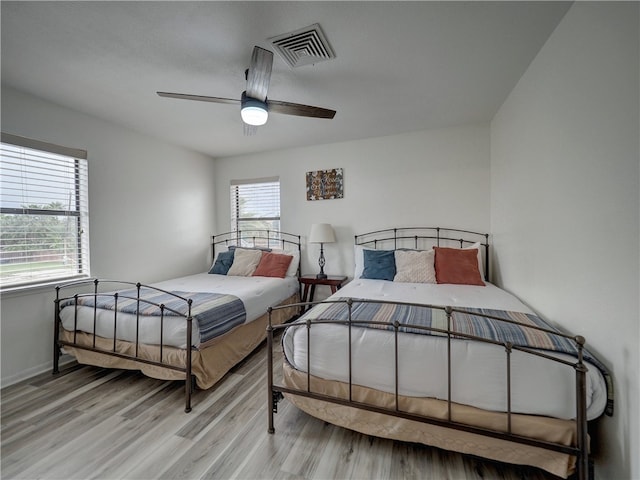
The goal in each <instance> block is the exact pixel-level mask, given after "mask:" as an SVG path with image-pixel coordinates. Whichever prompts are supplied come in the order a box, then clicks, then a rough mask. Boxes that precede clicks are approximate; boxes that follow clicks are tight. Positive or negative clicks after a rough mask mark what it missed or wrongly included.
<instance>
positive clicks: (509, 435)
mask: <svg viewBox="0 0 640 480" xmlns="http://www.w3.org/2000/svg"><path fill="white" fill-rule="evenodd" d="M444 230H446V232H443V235H441V231H444ZM408 231H412V232H411V234H408V233H407V232H408ZM423 231H428V232H431V231H433V232H434V234H433V235H431V234H427V235H424V234H421V232H423ZM414 232H417V233H414ZM452 232H454V233H455V234H458V233H462V234H467V235H468V234H472V235H475V236H477V235H480V236H481V237H483V238H484V243H482V246H483V247H484V249H485V255H484V258H485V278H487V279H488V270H489V268H488V267H489V251H488V248H489V243H488V234H479V233H476V232H469V231H465V230H452V229H441V228H438V227H435V228H430V227H427V228H424V227H418V228H407V229H405V228H397V229H389V230H379V231H376V232H370V233H367V234H363V235H356V237H355V239H356V245H372V246H373V247H374V248H382V247H381V246H383V245H384V246H388V245H391V246H392V247H393V248H394V249H395V248H402V247H403V246H405V244H406V241H407V240H409V241H410V243H411V246H412V247H413V248H416V249H417V248H419V246H420V241H421V240H425V239H426V240H429V241H433V242H434V243H435V244H436V245H438V246H439V245H441V244H447V243H448V242H455V243H457V244H459V245H460V247H461V248H462V247H463V245H465V244H473V243H476V242H475V241H473V240H467V239H460V238H454V237H452V236H451V235H450V234H451V233H452ZM357 302H366V303H378V304H395V305H398V304H400V305H409V306H421V307H424V306H425V305H423V304H415V303H401V302H382V301H374V300H357ZM319 303H346V304H347V306H348V321H346V322H345V321H337V320H322V319H320V320H314V321H313V322H312V321H311V320H309V319H307V320H306V321H302V320H301V321H300V322H294V323H291V324H286V325H272V324H271V321H270V322H269V326H268V327H267V349H268V350H267V387H268V432H269V433H274V432H275V428H274V417H273V416H274V413H277V409H278V402H279V401H280V400H281V399H282V398H283V394H284V393H287V394H291V395H298V396H302V397H307V398H311V399H315V400H321V401H325V402H331V403H335V404H339V405H343V406H349V407H355V408H358V409H362V410H367V411H370V412H375V413H380V414H385V415H391V416H394V417H399V418H403V419H407V420H413V421H417V422H422V423H428V424H432V425H436V426H440V427H446V428H450V429H455V430H461V431H464V432H469V433H474V434H478V435H482V436H488V437H493V438H497V439H502V440H507V441H510V442H516V443H520V444H525V445H529V446H535V447H540V448H543V449H547V450H552V451H556V452H561V453H565V454H569V455H572V456H575V457H576V475H577V478H578V479H579V480H586V479H587V478H590V479H592V478H593V474H594V472H593V462H592V460H591V459H590V457H589V438H588V431H587V427H588V425H587V413H586V412H587V407H586V371H587V368H586V366H585V364H584V361H583V348H584V344H585V339H584V338H583V337H581V336H571V335H565V334H563V333H560V332H557V331H554V330H547V329H544V328H541V327H535V326H527V327H528V328H532V329H536V330H540V331H544V332H546V333H549V334H553V335H557V336H559V337H564V338H566V339H570V340H572V341H573V342H575V346H576V349H577V352H578V356H577V362H575V363H571V362H568V361H566V360H562V359H559V358H556V357H553V356H551V355H547V354H545V353H543V352H541V351H539V350H534V349H531V348H525V347H520V346H516V345H513V344H511V343H510V342H504V343H502V342H497V341H493V340H488V339H485V338H480V337H477V336H474V335H468V334H464V333H460V332H456V331H455V330H453V329H452V327H451V318H452V315H453V314H455V313H456V312H464V310H462V309H456V308H452V307H434V306H432V308H437V309H441V310H444V311H445V313H446V317H447V329H446V330H445V329H438V328H431V327H424V326H420V325H414V324H410V323H401V322H398V321H395V322H393V323H388V322H373V321H369V320H367V319H354V318H352V305H353V303H354V300H353V299H340V300H327V301H324V302H315V303H314V304H319ZM277 308H278V307H275V308H270V309H269V314H270V315H271V312H272V311H274V310H276V309H277ZM480 316H483V317H486V318H492V319H495V320H499V321H505V322H507V323H516V322H510V321H508V320H504V319H501V318H498V317H493V316H490V315H480ZM322 324H342V325H345V326H347V327H348V332H349V333H348V335H349V365H348V368H349V370H348V371H349V381H348V389H349V398H348V400H347V399H343V398H338V397H334V396H330V395H325V394H319V393H315V392H313V391H312V389H311V372H310V370H311V368H308V369H307V370H308V371H307V373H306V377H307V381H306V388H305V389H304V390H299V389H295V388H290V387H287V386H284V385H278V384H276V383H275V382H274V369H273V359H274V352H273V347H274V335H275V334H276V333H277V332H279V331H283V332H284V331H285V330H287V329H289V328H306V330H307V345H308V348H307V360H306V361H307V365H309V366H310V365H311V363H310V356H311V355H310V351H311V344H310V342H309V338H310V332H311V328H313V327H314V326H316V325H322ZM363 324H367V325H378V326H380V327H382V328H390V329H392V330H393V334H394V336H395V343H394V345H395V347H394V355H395V407H394V408H393V409H388V408H382V407H379V406H376V405H370V404H365V403H360V402H356V401H353V399H352V389H353V386H354V384H353V383H352V364H351V363H352V352H351V330H352V328H353V327H358V326H359V325H363ZM402 327H405V328H410V329H417V330H427V331H432V332H435V333H438V334H441V335H446V337H447V352H448V358H447V372H446V374H447V382H448V398H447V400H446V402H447V409H448V419H447V420H442V419H438V418H433V417H428V416H423V415H418V414H414V413H409V412H406V411H402V410H401V409H400V407H399V402H398V398H399V395H398V378H399V373H398V332H399V329H400V328H402ZM456 338H464V339H466V340H471V341H478V342H484V343H491V344H494V345H500V346H502V347H504V349H505V355H506V357H505V361H506V371H507V378H506V384H507V411H506V416H507V428H506V431H499V430H493V429H489V428H485V427H478V426H473V425H468V424H464V423H459V422H456V421H454V420H452V416H451V411H452V404H453V403H454V402H453V401H452V399H451V385H452V367H451V342H452V340H453V341H455V339H456ZM514 350H518V351H521V352H524V353H526V354H530V355H535V356H538V357H541V358H544V359H547V360H549V361H554V362H558V363H562V364H565V365H567V366H569V367H572V368H573V369H574V370H575V382H576V383H575V388H576V419H575V428H576V432H577V437H576V438H577V444H576V445H575V446H567V445H564V444H561V443H554V442H549V441H543V440H539V439H534V438H529V437H526V436H522V435H518V434H515V433H513V432H512V428H511V417H512V412H511V370H510V367H511V353H512V352H513V351H514ZM285 361H286V360H285Z"/></svg>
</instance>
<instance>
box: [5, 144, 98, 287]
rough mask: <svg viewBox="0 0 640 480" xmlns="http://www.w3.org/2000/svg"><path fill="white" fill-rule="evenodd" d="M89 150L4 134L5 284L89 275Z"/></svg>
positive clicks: (20, 283) (40, 281)
mask: <svg viewBox="0 0 640 480" xmlns="http://www.w3.org/2000/svg"><path fill="white" fill-rule="evenodd" d="M86 157H87V154H86V152H85V151H84V150H76V149H70V148H66V147H60V146H57V145H52V144H49V143H44V142H39V141H37V140H31V139H27V138H23V137H17V136H15V135H9V134H5V133H3V134H2V143H1V144H0V208H1V212H0V287H1V288H3V289H5V288H10V287H16V286H22V285H30V284H38V283H44V282H48V281H53V280H61V279H70V278H74V277H75V278H77V277H86V276H88V275H89V209H88V195H87V193H88V192H87V190H88V178H87V177H88V168H87V160H86Z"/></svg>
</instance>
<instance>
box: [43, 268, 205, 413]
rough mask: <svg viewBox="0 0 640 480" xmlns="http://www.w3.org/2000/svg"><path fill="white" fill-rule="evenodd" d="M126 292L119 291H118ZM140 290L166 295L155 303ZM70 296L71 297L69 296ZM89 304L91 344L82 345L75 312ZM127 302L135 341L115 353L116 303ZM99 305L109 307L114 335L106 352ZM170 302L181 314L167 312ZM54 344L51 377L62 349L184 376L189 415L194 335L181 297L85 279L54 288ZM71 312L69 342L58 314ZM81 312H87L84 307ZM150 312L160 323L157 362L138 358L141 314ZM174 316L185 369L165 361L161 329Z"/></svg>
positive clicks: (187, 304)
mask: <svg viewBox="0 0 640 480" xmlns="http://www.w3.org/2000/svg"><path fill="white" fill-rule="evenodd" d="M103 288H109V291H108V292H105V291H103ZM123 288H124V289H126V290H124V291H121V289H123ZM142 289H148V290H149V291H153V292H156V293H161V294H164V295H166V300H165V301H164V303H157V302H154V301H151V300H149V299H145V298H143V296H141V291H142ZM68 292H71V293H68ZM85 300H88V301H89V302H88V303H89V305H90V307H89V308H92V309H93V328H92V331H91V332H90V333H88V335H89V338H90V340H89V341H83V340H82V338H84V337H86V335H83V336H81V335H79V330H78V309H79V307H81V306H82V303H83V301H85ZM123 301H129V302H134V303H135V304H136V309H135V310H136V314H135V315H136V326H135V340H134V341H133V342H132V344H133V348H132V349H129V350H126V351H125V350H122V349H118V340H117V339H118V313H119V312H118V302H123ZM99 302H107V303H110V304H111V306H112V309H113V331H112V332H111V335H110V338H112V342H110V343H111V345H110V347H109V348H105V347H104V346H101V345H104V342H103V341H99V339H104V338H105V337H100V336H99V335H98V334H97V333H96V330H97V328H96V327H97V316H98V309H99V307H98V304H99ZM169 302H172V303H171V304H172V305H174V304H175V303H176V302H177V303H178V305H180V307H181V308H180V311H178V310H177V309H176V308H169V307H167V306H166V305H165V303H166V304H168V303H169ZM54 305H55V311H54V335H53V338H54V341H53V374H54V375H56V374H58V373H59V372H60V363H59V362H60V356H61V355H62V349H63V348H64V347H70V348H73V349H80V350H85V351H89V352H95V353H99V354H101V355H106V356H109V357H115V358H120V359H124V360H130V361H133V362H136V363H142V364H147V365H153V366H156V367H161V368H165V369H169V370H173V371H176V372H179V373H183V374H184V382H185V387H184V388H185V412H187V413H188V412H190V411H191V394H192V392H193V390H194V385H195V379H194V377H193V375H192V361H191V360H192V348H193V342H192V334H193V317H192V315H191V306H192V300H191V299H188V298H184V297H181V296H179V295H176V294H174V293H171V292H167V291H165V290H161V289H158V288H155V287H150V286H148V285H143V284H141V283H132V282H122V281H114V280H98V279H88V280H81V281H77V282H71V283H67V284H64V285H59V286H57V287H56V298H55V301H54ZM65 307H66V308H72V309H73V310H74V328H73V330H72V335H71V338H70V339H65V338H62V337H61V335H60V332H61V329H62V328H63V326H62V319H61V311H62V309H63V308H65ZM84 308H87V307H86V306H85V307H84ZM141 308H142V309H151V310H154V319H155V318H157V322H158V323H159V331H160V336H159V343H158V345H157V347H158V355H157V358H154V357H153V356H149V355H144V356H143V355H142V354H141V350H142V349H141V346H142V345H143V343H142V342H141V340H140V319H141V315H140V310H141ZM169 315H171V316H173V317H178V318H181V319H182V320H183V321H184V322H186V338H185V345H186V348H185V352H186V360H185V362H184V365H177V364H175V363H171V362H169V361H168V360H167V358H166V357H167V355H166V352H165V347H164V345H163V340H164V325H165V320H166V317H167V316H169Z"/></svg>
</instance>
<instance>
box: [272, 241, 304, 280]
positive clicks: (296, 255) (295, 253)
mask: <svg viewBox="0 0 640 480" xmlns="http://www.w3.org/2000/svg"><path fill="white" fill-rule="evenodd" d="M271 251H272V252H273V253H279V254H282V255H290V256H292V257H293V260H291V263H290V264H289V268H287V273H286V275H285V276H287V277H297V276H298V265H299V264H300V251H299V250H283V249H282V248H272V249H271Z"/></svg>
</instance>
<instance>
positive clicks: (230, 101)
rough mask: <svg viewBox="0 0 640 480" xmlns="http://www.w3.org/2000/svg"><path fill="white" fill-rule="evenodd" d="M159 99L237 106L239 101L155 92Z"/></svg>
mask: <svg viewBox="0 0 640 480" xmlns="http://www.w3.org/2000/svg"><path fill="white" fill-rule="evenodd" d="M156 93H157V94H158V95H160V96H161V97H167V98H177V99H178V100H195V101H198V102H212V103H228V104H232V105H239V104H240V100H237V99H235V98H223V97H206V96H204V95H189V94H186V93H171V92H156Z"/></svg>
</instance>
